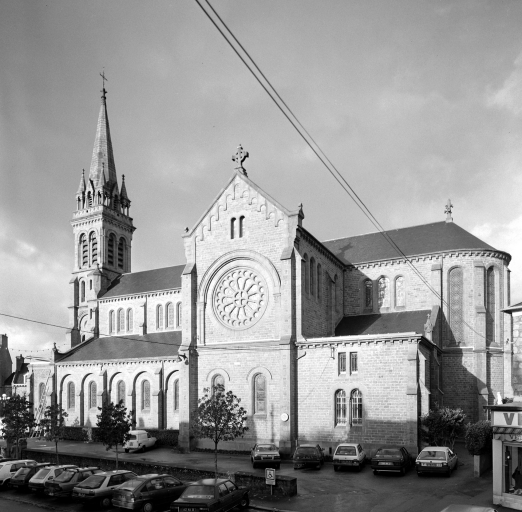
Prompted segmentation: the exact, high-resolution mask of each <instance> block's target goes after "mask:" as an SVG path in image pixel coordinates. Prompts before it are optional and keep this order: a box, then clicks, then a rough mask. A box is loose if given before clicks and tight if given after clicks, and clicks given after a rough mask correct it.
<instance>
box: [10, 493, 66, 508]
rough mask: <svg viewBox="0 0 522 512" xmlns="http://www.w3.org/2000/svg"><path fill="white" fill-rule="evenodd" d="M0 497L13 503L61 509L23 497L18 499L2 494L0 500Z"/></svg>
mask: <svg viewBox="0 0 522 512" xmlns="http://www.w3.org/2000/svg"><path fill="white" fill-rule="evenodd" d="M2 499H3V500H6V501H14V502H15V503H23V504H24V505H32V506H33V507H38V508H44V509H46V510H62V509H59V508H55V507H51V506H50V505H47V504H45V503H38V502H35V501H28V500H24V499H23V498H21V499H18V498H15V497H14V496H5V495H4V494H0V500H2Z"/></svg>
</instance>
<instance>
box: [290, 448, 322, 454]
mask: <svg viewBox="0 0 522 512" xmlns="http://www.w3.org/2000/svg"><path fill="white" fill-rule="evenodd" d="M295 453H296V454H297V455H317V450H316V449H315V448H313V447H311V446H307V447H305V448H302V447H300V448H298V449H297V450H296V452H295Z"/></svg>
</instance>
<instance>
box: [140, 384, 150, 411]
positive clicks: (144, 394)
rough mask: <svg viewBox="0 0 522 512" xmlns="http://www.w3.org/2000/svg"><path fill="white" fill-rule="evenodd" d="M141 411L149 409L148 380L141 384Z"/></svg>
mask: <svg viewBox="0 0 522 512" xmlns="http://www.w3.org/2000/svg"><path fill="white" fill-rule="evenodd" d="M141 409H142V410H146V409H150V382H149V381H148V380H144V381H143V382H142V383H141Z"/></svg>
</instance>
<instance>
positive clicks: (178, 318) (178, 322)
mask: <svg viewBox="0 0 522 512" xmlns="http://www.w3.org/2000/svg"><path fill="white" fill-rule="evenodd" d="M176 327H181V302H178V303H177V304H176Z"/></svg>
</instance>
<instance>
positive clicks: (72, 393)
mask: <svg viewBox="0 0 522 512" xmlns="http://www.w3.org/2000/svg"><path fill="white" fill-rule="evenodd" d="M75 399H76V390H75V388H74V382H69V383H68V384H67V409H74V407H75Z"/></svg>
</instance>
